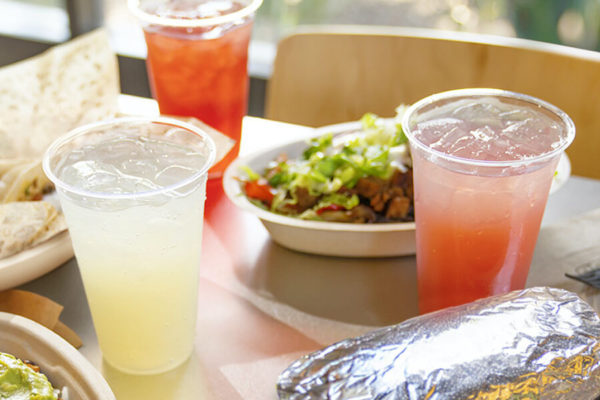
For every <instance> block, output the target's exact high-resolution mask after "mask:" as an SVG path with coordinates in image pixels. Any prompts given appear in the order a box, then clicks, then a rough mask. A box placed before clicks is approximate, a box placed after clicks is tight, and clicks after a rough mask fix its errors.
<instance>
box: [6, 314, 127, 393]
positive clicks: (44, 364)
mask: <svg viewBox="0 0 600 400" xmlns="http://www.w3.org/2000/svg"><path fill="white" fill-rule="evenodd" d="M0 351H1V352H3V353H8V354H12V355H14V356H15V357H17V358H20V359H25V360H30V361H32V362H34V363H36V364H37V365H39V366H40V368H41V370H42V372H43V373H44V375H46V376H47V377H48V379H49V380H50V382H51V383H52V386H54V387H55V388H57V389H62V388H65V387H66V388H67V392H68V400H114V399H115V396H114V394H113V393H112V391H111V389H110V387H109V386H108V383H106V381H105V380H104V378H103V377H102V375H101V374H100V373H99V372H98V371H97V370H96V369H95V368H94V367H93V366H92V365H91V364H90V363H89V362H88V361H87V360H86V359H85V358H84V357H83V356H82V355H81V354H80V353H79V352H78V351H77V350H76V349H75V348H74V347H73V346H71V345H70V344H69V343H67V342H66V341H65V340H64V339H63V338H61V337H60V336H58V335H57V334H56V333H54V332H52V331H50V330H49V329H47V328H45V327H44V326H42V325H40V324H38V323H36V322H33V321H31V320H29V319H27V318H24V317H21V316H18V315H14V314H9V313H4V312H0Z"/></svg>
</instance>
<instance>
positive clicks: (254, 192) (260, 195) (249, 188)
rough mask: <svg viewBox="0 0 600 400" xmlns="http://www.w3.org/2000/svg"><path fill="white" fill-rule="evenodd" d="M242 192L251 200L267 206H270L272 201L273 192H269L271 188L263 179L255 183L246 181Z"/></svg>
mask: <svg viewBox="0 0 600 400" xmlns="http://www.w3.org/2000/svg"><path fill="white" fill-rule="evenodd" d="M244 191H245V192H246V196H248V197H250V198H251V199H256V200H260V201H264V202H265V203H267V204H268V205H271V201H273V197H274V196H273V192H271V186H269V184H268V183H267V181H266V180H265V179H259V180H257V181H247V182H246V183H245V184H244Z"/></svg>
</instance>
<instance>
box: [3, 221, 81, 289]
mask: <svg viewBox="0 0 600 400" xmlns="http://www.w3.org/2000/svg"><path fill="white" fill-rule="evenodd" d="M72 257H73V247H72V245H71V237H70V236H69V232H68V231H64V232H61V233H59V234H58V235H56V236H54V237H52V238H50V239H49V240H47V241H45V242H43V243H40V244H38V245H37V246H35V247H32V248H30V249H27V250H24V251H22V252H20V253H17V254H14V255H12V256H10V257H6V258H3V259H1V260H0V290H6V289H10V288H13V287H15V286H19V285H21V284H23V283H26V282H29V281H31V280H33V279H36V278H39V277H40V276H42V275H44V274H46V273H48V272H50V271H52V270H54V269H55V268H57V267H58V266H60V265H62V264H64V263H65V262H67V261H68V260H69V259H71V258H72Z"/></svg>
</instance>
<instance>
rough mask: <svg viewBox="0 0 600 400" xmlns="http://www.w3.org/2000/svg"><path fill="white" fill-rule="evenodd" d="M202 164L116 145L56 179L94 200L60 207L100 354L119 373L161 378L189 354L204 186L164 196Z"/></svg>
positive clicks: (87, 150)
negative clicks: (76, 262) (63, 214)
mask: <svg viewBox="0 0 600 400" xmlns="http://www.w3.org/2000/svg"><path fill="white" fill-rule="evenodd" d="M205 162H206V156H205V155H203V154H201V153H200V152H198V151H196V150H194V149H192V148H189V147H187V146H181V145H176V144H172V143H170V142H167V141H164V140H161V139H149V138H143V137H125V136H123V137H116V138H114V139H110V140H106V141H102V142H100V143H97V144H94V145H90V146H85V147H83V148H80V149H78V150H74V151H72V152H71V153H70V154H69V155H68V156H67V157H66V158H65V159H64V161H63V162H62V165H60V167H59V169H58V171H57V176H58V177H59V178H60V179H61V180H63V182H64V183H66V184H67V185H71V186H74V187H78V188H80V189H83V190H85V191H88V192H92V193H102V194H103V197H98V198H96V197H93V196H80V195H75V194H67V195H66V196H65V198H64V199H61V200H62V201H61V204H62V207H63V210H64V213H65V216H66V217H67V222H68V225H69V230H70V232H71V237H72V239H73V246H74V249H75V254H76V256H77V261H78V264H79V267H80V270H81V274H82V277H83V281H84V286H85V290H86V294H87V298H88V301H89V304H90V308H91V311H92V316H93V320H94V326H95V328H96V331H97V334H98V339H99V342H100V347H101V349H102V352H103V355H104V357H105V359H106V360H107V361H108V362H109V363H110V364H112V365H113V366H115V367H117V368H119V369H121V370H125V371H131V372H140V371H146V372H148V373H151V372H160V371H161V370H167V369H170V368H171V367H173V366H175V365H176V364H179V363H181V362H182V361H184V360H185V359H186V358H187V357H188V356H189V354H190V353H191V350H192V347H193V341H194V337H193V335H194V331H195V317H196V299H197V282H198V266H199V262H200V243H201V234H202V219H203V204H204V197H205V184H206V177H204V178H201V180H200V181H198V180H195V181H194V182H190V183H189V184H187V185H184V186H182V187H178V188H177V189H168V188H169V186H171V185H174V184H176V183H178V182H181V181H182V180H185V179H190V177H192V176H193V175H194V174H196V173H197V172H198V171H199V170H200V169H201V168H202V167H203V165H204V164H205ZM160 189H165V190H163V191H161V192H160V194H159V195H156V194H155V195H151V196H150V195H148V196H145V195H144V193H147V192H150V191H156V190H160ZM129 194H133V195H132V196H129V197H128V195H129ZM111 195H112V196H113V198H110V196H111ZM107 199H108V200H107Z"/></svg>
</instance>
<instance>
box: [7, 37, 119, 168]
mask: <svg viewBox="0 0 600 400" xmlns="http://www.w3.org/2000/svg"><path fill="white" fill-rule="evenodd" d="M119 92H120V88H119V74H118V66H117V58H116V55H115V54H114V53H113V51H112V50H111V48H110V45H109V42H108V37H107V34H106V32H105V31H104V30H96V31H93V32H91V33H89V34H86V35H82V36H80V37H78V38H76V39H74V40H71V41H69V42H67V43H65V44H62V45H58V46H55V47H53V48H51V49H49V50H48V51H46V52H44V53H42V54H40V55H38V56H35V57H32V58H30V59H27V60H24V61H21V62H18V63H15V64H11V65H9V66H6V67H3V68H0V159H3V158H36V159H40V158H41V157H42V155H43V153H44V151H45V150H46V149H47V148H48V146H49V145H50V143H52V141H54V139H56V138H57V137H59V136H61V135H63V134H64V133H66V132H68V131H70V130H71V129H73V128H75V127H77V126H79V125H82V124H85V123H88V122H93V121H98V120H100V119H103V118H108V117H111V116H114V115H115V114H116V112H117V100H118V95H119Z"/></svg>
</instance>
